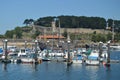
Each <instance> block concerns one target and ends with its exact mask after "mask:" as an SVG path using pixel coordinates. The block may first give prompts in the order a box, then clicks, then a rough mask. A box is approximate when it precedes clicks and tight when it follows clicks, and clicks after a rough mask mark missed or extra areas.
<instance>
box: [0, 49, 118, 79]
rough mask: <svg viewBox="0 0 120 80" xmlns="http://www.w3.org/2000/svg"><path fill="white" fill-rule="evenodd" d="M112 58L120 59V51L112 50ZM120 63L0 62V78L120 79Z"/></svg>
mask: <svg viewBox="0 0 120 80" xmlns="http://www.w3.org/2000/svg"><path fill="white" fill-rule="evenodd" d="M111 59H117V60H120V51H112V52H111ZM119 68H120V63H111V66H110V67H109V68H108V67H105V66H104V65H102V64H100V66H86V65H85V64H72V65H70V66H67V63H66V62H55V61H53V62H42V63H41V64H37V65H35V64H15V63H9V64H3V63H0V80H120V69H119Z"/></svg>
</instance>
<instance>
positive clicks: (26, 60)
mask: <svg viewBox="0 0 120 80" xmlns="http://www.w3.org/2000/svg"><path fill="white" fill-rule="evenodd" d="M35 58H37V55H36V54H35V53H30V54H29V55H27V56H24V57H20V59H21V62H22V63H35V62H36V61H35Z"/></svg>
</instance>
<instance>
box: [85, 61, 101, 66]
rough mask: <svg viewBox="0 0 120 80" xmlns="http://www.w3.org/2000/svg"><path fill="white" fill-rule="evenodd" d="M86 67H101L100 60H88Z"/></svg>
mask: <svg viewBox="0 0 120 80" xmlns="http://www.w3.org/2000/svg"><path fill="white" fill-rule="evenodd" d="M86 65H95V66H97V65H100V62H99V60H86Z"/></svg>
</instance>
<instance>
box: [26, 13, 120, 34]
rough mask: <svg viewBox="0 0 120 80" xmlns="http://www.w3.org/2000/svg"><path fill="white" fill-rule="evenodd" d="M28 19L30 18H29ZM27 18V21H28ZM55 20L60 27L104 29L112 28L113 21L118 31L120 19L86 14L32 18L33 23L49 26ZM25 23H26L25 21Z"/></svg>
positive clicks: (119, 29)
mask: <svg viewBox="0 0 120 80" xmlns="http://www.w3.org/2000/svg"><path fill="white" fill-rule="evenodd" d="M29 20H30V19H29ZM29 20H28V22H29ZM54 20H55V21H56V25H57V26H58V25H59V22H60V26H61V28H91V29H106V27H107V24H108V27H110V28H111V29H112V27H113V21H114V28H115V29H116V30H115V31H118V32H119V31H120V20H113V19H108V20H106V19H105V18H102V17H87V16H64V15H63V16H57V17H55V16H48V17H41V18H39V19H37V20H34V24H35V25H40V26H45V27H50V26H51V22H52V21H54ZM25 24H26V23H25Z"/></svg>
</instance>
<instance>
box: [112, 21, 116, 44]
mask: <svg viewBox="0 0 120 80" xmlns="http://www.w3.org/2000/svg"><path fill="white" fill-rule="evenodd" d="M114 35H115V33H114V20H113V24H112V41H113V42H114Z"/></svg>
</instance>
